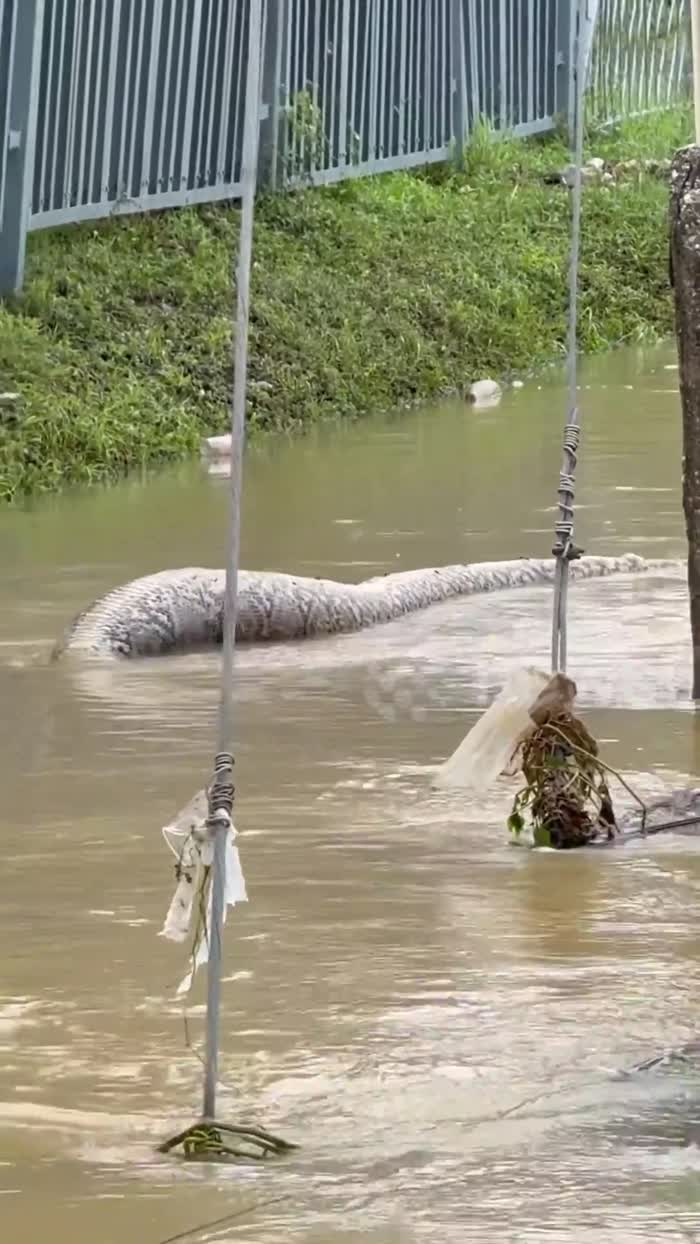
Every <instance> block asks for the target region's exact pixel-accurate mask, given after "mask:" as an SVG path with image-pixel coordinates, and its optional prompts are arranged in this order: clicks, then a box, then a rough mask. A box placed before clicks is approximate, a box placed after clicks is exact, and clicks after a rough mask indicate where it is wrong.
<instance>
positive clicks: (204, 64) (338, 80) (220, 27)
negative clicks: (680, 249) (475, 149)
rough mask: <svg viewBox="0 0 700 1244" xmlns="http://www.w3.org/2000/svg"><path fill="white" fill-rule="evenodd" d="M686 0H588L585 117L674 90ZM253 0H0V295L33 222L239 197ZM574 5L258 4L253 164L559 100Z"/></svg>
mask: <svg viewBox="0 0 700 1244" xmlns="http://www.w3.org/2000/svg"><path fill="white" fill-rule="evenodd" d="M686 3H687V0H600V3H598V2H597V0H587V4H588V10H589V24H590V25H592V22H593V19H594V17H595V10H596V9H599V10H600V11H599V14H598V37H597V40H595V41H594V46H593V54H592V66H591V72H592V96H593V101H594V105H595V107H596V110H597V112H598V113H599V114H600V113H606V114H608V113H612V111H613V110H614V111H615V112H616V113H617V112H619V111H620V110H621V109H623V110H625V111H630V110H634V109H637V108H641V107H653V106H655V104H660V103H663V102H667V101H669V100H670V99H671V98H672V97H673V96H674V94H677V93H678V91H679V90H680V89H681V84H682V80H683V75H684V73H685V64H686V56H687V43H688V39H687V32H686V25H687V17H686V15H685V8H686ZM248 4H249V0H0V292H3V291H5V292H6V291H8V290H11V289H16V288H19V285H20V284H21V280H22V269H23V255H24V244H25V236H26V233H27V231H28V230H31V229H41V228H44V227H47V226H52V225H59V224H64V223H67V222H72V221H79V220H85V219H90V218H93V219H95V218H99V217H104V216H108V215H112V214H118V213H123V212H134V211H143V210H153V209H156V208H163V207H174V206H184V205H187V204H193V203H201V202H210V201H213V200H217V199H229V198H230V199H233V198H236V197H237V196H238V195H239V193H240V159H241V147H242V125H243V101H244V97H245V77H246V65H245V56H246V47H247V12H248ZM571 11H572V5H571V0H266V37H265V54H264V65H263V95H264V107H263V110H262V114H261V126H262V132H261V160H262V166H261V175H262V177H263V179H264V180H267V181H268V183H271V184H273V185H276V186H279V187H283V186H293V185H297V184H299V182H300V181H311V182H313V183H330V182H334V181H340V180H342V179H344V178H346V177H350V176H357V175H361V174H369V173H377V172H383V171H388V170H390V169H399V168H407V167H411V166H417V165H421V164H425V163H429V162H431V161H436V160H444V159H445V158H446V157H447V156H448V155H449V153H450V149H451V148H452V147H453V146H454V145H455V144H459V143H460V142H461V141H462V140H463V139H464V138H465V137H466V136H467V135H468V134H469V133H470V132H471V131H472V130H473V128H474V126H475V124H476V123H477V121H479V120H480V119H481V118H483V119H485V120H487V121H488V122H489V123H490V124H492V125H493V126H494V127H495V128H497V129H501V130H509V131H512V132H513V133H515V134H517V135H526V134H532V133H536V132H538V131H539V132H541V131H545V130H548V129H550V128H552V127H553V125H554V124H555V119H556V116H557V114H559V113H565V112H566V109H567V105H568V98H569V94H568V93H569V84H570V77H571V75H570V64H571Z"/></svg>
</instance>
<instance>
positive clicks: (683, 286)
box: [670, 146, 700, 700]
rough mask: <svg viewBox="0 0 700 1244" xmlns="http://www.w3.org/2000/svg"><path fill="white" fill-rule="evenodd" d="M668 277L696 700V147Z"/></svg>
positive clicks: (689, 155) (699, 251)
mask: <svg viewBox="0 0 700 1244" xmlns="http://www.w3.org/2000/svg"><path fill="white" fill-rule="evenodd" d="M670 214H671V219H670V234H671V280H672V283H673V289H674V301H675V313H676V336H677V339H678V362H679V372H680V392H681V407H682V412H683V510H684V513H685V526H686V534H687V537H688V591H689V595H690V626H691V632H692V638H693V699H695V700H698V699H700V147H694V146H693V147H685V148H683V149H682V150H681V151H678V152H677V153H676V156H675V158H674V160H673V166H672V170H671V212H670Z"/></svg>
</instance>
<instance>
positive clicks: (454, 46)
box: [450, 0, 467, 168]
mask: <svg viewBox="0 0 700 1244" xmlns="http://www.w3.org/2000/svg"><path fill="white" fill-rule="evenodd" d="M450 49H451V57H452V90H453V92H454V103H453V109H452V116H453V118H454V120H453V126H452V128H453V131H454V132H453V134H452V137H453V139H454V144H455V159H456V161H457V165H458V167H459V168H463V166H464V144H465V142H466V137H467V61H466V46H465V41H464V5H463V3H462V0H450Z"/></svg>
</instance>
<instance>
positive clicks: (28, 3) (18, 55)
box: [0, 0, 44, 294]
mask: <svg viewBox="0 0 700 1244" xmlns="http://www.w3.org/2000/svg"><path fill="white" fill-rule="evenodd" d="M43 32H44V0H20V3H19V5H18V8H17V13H16V25H15V38H14V57H13V60H14V65H13V69H12V86H11V92H10V106H9V124H8V137H9V149H8V152H7V160H6V168H5V171H6V179H7V184H6V186H5V201H4V211H3V220H2V233H0V294H12V293H19V291H20V289H21V287H22V281H23V278H24V260H25V254H26V246H27V230H28V227H29V216H30V212H31V204H32V187H33V182H34V149H35V141H36V121H37V102H38V98H39V73H40V70H41V44H42V39H43Z"/></svg>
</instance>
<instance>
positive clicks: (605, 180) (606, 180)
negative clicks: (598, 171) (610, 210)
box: [602, 173, 615, 186]
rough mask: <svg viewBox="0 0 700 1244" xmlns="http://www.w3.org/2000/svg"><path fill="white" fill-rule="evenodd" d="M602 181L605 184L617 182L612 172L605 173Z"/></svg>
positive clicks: (610, 184)
mask: <svg viewBox="0 0 700 1244" xmlns="http://www.w3.org/2000/svg"><path fill="white" fill-rule="evenodd" d="M602 182H603V185H604V186H612V185H613V184H614V182H615V178H614V177H613V175H612V173H603V177H602Z"/></svg>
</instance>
